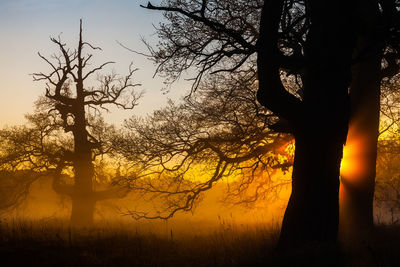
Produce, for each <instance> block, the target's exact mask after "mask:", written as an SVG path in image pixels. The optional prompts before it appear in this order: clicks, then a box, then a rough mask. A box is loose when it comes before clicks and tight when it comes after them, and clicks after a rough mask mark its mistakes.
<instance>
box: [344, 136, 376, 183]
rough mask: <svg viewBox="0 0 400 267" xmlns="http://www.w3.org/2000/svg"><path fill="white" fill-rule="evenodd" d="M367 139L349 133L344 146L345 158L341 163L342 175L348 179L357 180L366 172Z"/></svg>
mask: <svg viewBox="0 0 400 267" xmlns="http://www.w3.org/2000/svg"><path fill="white" fill-rule="evenodd" d="M364 144H365V141H364V140H363V137H362V136H361V135H357V136H356V135H355V134H354V133H353V135H352V136H350V135H349V137H348V142H347V143H346V145H345V146H344V148H343V159H342V162H341V165H340V176H341V178H342V179H343V178H345V179H346V180H349V179H350V180H352V181H353V182H356V180H358V178H360V177H362V176H363V174H364V172H365V166H364V165H365V159H364V157H365V156H366V155H368V154H369V153H368V151H365V146H364Z"/></svg>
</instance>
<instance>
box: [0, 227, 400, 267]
mask: <svg viewBox="0 0 400 267" xmlns="http://www.w3.org/2000/svg"><path fill="white" fill-rule="evenodd" d="M0 230H1V232H0V259H1V266H32V265H33V266H400V264H399V263H400V253H399V251H400V228H399V227H394V226H392V227H378V228H377V231H376V234H375V236H374V238H373V240H374V241H371V242H370V243H369V244H365V245H359V246H357V247H352V248H350V249H348V250H347V251H346V252H344V253H343V252H341V250H340V249H338V248H337V247H327V246H321V245H318V246H310V247H303V248H301V249H299V250H297V251H295V252H292V253H288V254H279V253H276V252H275V251H274V245H275V243H276V241H277V237H278V233H279V231H278V227H272V228H271V227H268V228H267V227H263V226H260V225H258V226H243V225H235V224H225V223H224V224H223V225H222V224H221V227H220V228H218V229H216V230H215V231H212V232H210V233H209V234H196V233H191V234H186V235H180V236H179V237H176V236H175V234H174V232H173V231H169V232H168V233H164V234H160V233H153V234H152V233H150V232H146V233H141V232H140V231H138V230H137V228H135V227H130V226H129V225H124V224H114V225H107V224H104V225H99V226H96V227H93V228H90V229H71V228H69V227H68V226H67V224H65V223H63V222H61V221H55V220H52V221H24V222H22V221H4V220H3V221H1V228H0Z"/></svg>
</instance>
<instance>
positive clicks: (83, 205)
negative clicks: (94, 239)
mask: <svg viewBox="0 0 400 267" xmlns="http://www.w3.org/2000/svg"><path fill="white" fill-rule="evenodd" d="M71 200H72V210H71V225H72V226H74V227H88V226H91V225H92V224H93V215H94V210H95V205H96V199H94V198H93V197H92V196H91V195H90V194H86V195H74V196H72V197H71Z"/></svg>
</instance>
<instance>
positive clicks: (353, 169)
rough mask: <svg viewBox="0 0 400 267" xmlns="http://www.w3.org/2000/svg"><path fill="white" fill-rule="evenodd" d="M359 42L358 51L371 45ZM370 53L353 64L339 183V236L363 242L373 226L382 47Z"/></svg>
mask: <svg viewBox="0 0 400 267" xmlns="http://www.w3.org/2000/svg"><path fill="white" fill-rule="evenodd" d="M360 42H361V44H359V46H360V49H359V50H363V49H365V48H366V47H368V46H369V47H371V42H368V41H366V40H365V39H364V40H360ZM372 47H373V46H372ZM370 52H372V53H370V55H368V56H367V57H366V58H365V59H364V60H362V61H361V62H359V63H357V64H356V65H355V66H353V80H352V83H351V92H350V96H351V107H352V112H351V114H352V115H351V121H350V129H349V134H348V138H347V143H346V146H345V155H344V159H343V166H342V170H341V186H340V237H341V239H342V240H347V241H356V240H357V241H364V240H365V239H367V238H368V235H369V233H370V232H371V230H372V229H373V197H374V188H375V174H376V157H377V142H378V133H379V115H380V82H381V78H380V70H381V69H380V68H381V55H380V51H379V47H378V48H376V47H375V49H373V50H372V51H370Z"/></svg>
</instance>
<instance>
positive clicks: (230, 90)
mask: <svg viewBox="0 0 400 267" xmlns="http://www.w3.org/2000/svg"><path fill="white" fill-rule="evenodd" d="M247 74H249V73H247ZM214 78H215V79H214V80H210V81H208V82H207V83H206V84H204V83H203V84H202V85H201V86H200V87H199V88H198V90H197V92H196V94H195V95H193V96H192V97H191V98H186V99H185V100H184V102H183V103H182V104H180V105H175V104H174V103H172V102H170V103H169V105H168V106H167V107H165V108H162V109H159V110H156V111H154V113H153V115H151V116H148V117H147V118H146V119H145V120H143V119H140V118H135V117H134V118H131V119H130V120H128V121H127V122H126V124H125V129H126V131H125V132H123V133H122V134H121V135H120V136H119V138H117V139H116V140H115V141H114V143H115V148H114V149H115V150H116V151H118V152H119V153H121V154H122V155H123V156H124V157H125V158H126V159H127V160H128V161H130V162H132V165H133V166H134V168H133V169H134V170H135V171H134V173H132V174H131V175H130V176H128V177H127V178H126V179H120V180H119V181H120V183H121V185H122V186H124V187H130V188H131V189H132V190H134V191H136V192H140V193H141V195H142V196H145V197H146V198H148V200H149V201H150V200H151V201H155V202H156V204H157V205H155V207H157V208H156V210H155V211H143V210H130V211H128V212H127V213H128V214H130V215H132V216H133V217H134V218H136V219H139V218H147V219H156V218H159V219H168V218H170V217H172V216H173V215H174V214H175V213H176V212H178V211H192V210H193V208H194V207H195V206H196V203H197V202H198V201H199V200H200V199H201V198H202V196H203V193H205V192H206V191H207V190H209V189H211V188H212V187H213V186H214V184H216V183H218V182H221V181H226V182H227V184H228V186H229V187H228V190H227V192H226V193H227V194H226V195H225V200H229V201H230V202H234V203H237V204H239V203H240V204H245V205H251V204H252V203H255V202H256V201H257V200H262V199H271V198H274V196H275V197H276V196H277V195H278V194H279V191H280V189H282V188H284V186H285V185H288V183H289V181H288V180H285V179H284V178H283V177H282V176H283V172H286V171H288V169H289V168H290V167H291V166H292V164H293V154H292V153H291V152H292V149H293V143H292V142H293V137H292V136H291V135H290V134H285V133H277V132H274V131H273V130H271V129H270V128H269V126H270V125H272V124H274V123H275V122H276V121H277V117H276V116H274V115H272V114H271V113H270V112H268V111H267V110H266V109H265V108H263V107H262V106H260V104H259V103H257V100H256V88H257V85H256V80H255V78H254V75H250V76H249V77H242V76H241V77H229V78H227V77H214ZM246 78H247V79H246ZM222 79H225V83H221V81H222ZM279 171H281V173H279ZM160 203H161V204H160Z"/></svg>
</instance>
